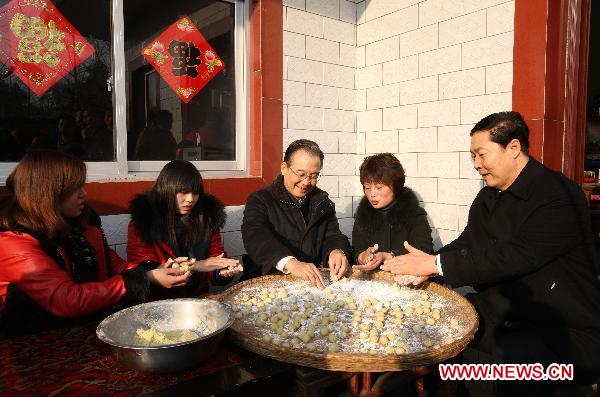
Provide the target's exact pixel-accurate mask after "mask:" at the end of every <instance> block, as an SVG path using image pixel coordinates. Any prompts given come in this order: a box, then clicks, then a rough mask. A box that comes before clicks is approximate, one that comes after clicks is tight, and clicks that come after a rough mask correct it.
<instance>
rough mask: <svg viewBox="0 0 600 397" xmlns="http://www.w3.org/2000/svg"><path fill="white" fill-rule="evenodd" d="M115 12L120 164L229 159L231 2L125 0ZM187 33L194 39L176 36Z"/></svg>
mask: <svg viewBox="0 0 600 397" xmlns="http://www.w3.org/2000/svg"><path fill="white" fill-rule="evenodd" d="M123 7H124V10H123V14H124V15H123V16H124V25H125V26H124V29H125V76H126V90H127V158H128V160H130V161H133V160H172V159H175V158H182V159H185V160H198V161H215V160H221V161H223V160H236V154H235V151H236V150H235V149H236V120H235V115H236V112H235V99H236V98H235V67H234V38H235V37H234V36H235V35H234V30H235V6H234V4H233V3H231V2H226V1H214V0H171V1H162V0H152V1H149V0H127V1H124V2H123ZM186 18H187V19H186ZM195 29H197V30H198V31H199V34H200V35H201V36H202V37H203V39H202V40H200V41H199V39H198V38H197V36H194V38H193V39H191V38H189V37H188V36H185V37H188V38H187V39H183V37H184V36H182V34H183V33H185V32H186V31H189V32H192V30H195ZM204 40H205V41H206V43H207V44H208V46H206V45H202V44H199V43H201V42H202V41H204ZM153 62H154V63H153ZM179 76H184V77H185V79H179V78H178V77H179ZM184 80H185V81H184ZM185 95H189V97H186V96H185Z"/></svg>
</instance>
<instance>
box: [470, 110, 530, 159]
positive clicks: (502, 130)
mask: <svg viewBox="0 0 600 397" xmlns="http://www.w3.org/2000/svg"><path fill="white" fill-rule="evenodd" d="M480 131H489V132H490V139H491V141H492V142H496V143H497V144H499V145H502V147H504V148H505V147H506V146H507V145H508V144H509V142H510V141H512V140H513V139H518V140H519V142H520V143H521V151H522V152H523V153H525V154H528V153H529V127H527V124H526V123H525V120H523V117H522V116H521V114H520V113H519V112H499V113H492V114H490V115H489V116H486V117H484V118H482V119H481V120H479V122H478V123H477V124H475V127H473V129H472V130H471V134H470V136H473V134H475V133H476V132H480Z"/></svg>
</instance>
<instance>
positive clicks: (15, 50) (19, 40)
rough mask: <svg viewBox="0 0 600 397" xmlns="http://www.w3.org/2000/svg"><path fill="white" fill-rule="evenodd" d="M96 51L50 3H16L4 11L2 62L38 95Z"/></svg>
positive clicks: (29, 0)
mask: <svg viewBox="0 0 600 397" xmlns="http://www.w3.org/2000/svg"><path fill="white" fill-rule="evenodd" d="M94 51H95V50H94V47H92V45H91V44H90V43H89V42H88V41H87V40H86V39H85V38H84V37H83V36H82V35H81V34H80V33H79V32H78V31H77V30H76V29H75V28H74V27H73V25H71V24H70V23H69V21H67V20H66V19H65V17H64V16H63V15H62V14H61V13H60V11H58V9H57V8H56V7H55V6H54V4H52V3H51V2H49V1H45V0H12V1H11V2H10V3H8V4H6V5H5V6H4V7H2V8H0V61H2V63H4V64H5V65H7V66H8V67H10V68H11V69H12V71H13V73H14V74H15V75H17V76H18V77H19V78H20V79H21V81H23V83H25V84H26V85H27V86H28V87H29V88H30V89H31V90H32V91H33V92H35V93H36V94H37V95H42V94H43V93H44V92H46V91H47V90H48V89H50V88H51V87H52V86H53V85H54V84H56V83H57V82H58V81H60V80H61V79H62V78H63V77H64V76H65V75H66V74H67V73H69V72H70V71H71V70H73V68H75V67H76V66H77V65H79V64H80V63H81V62H83V61H84V60H85V59H87V58H88V57H89V56H90V55H92V54H93V53H94Z"/></svg>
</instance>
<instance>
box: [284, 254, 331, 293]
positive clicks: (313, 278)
mask: <svg viewBox="0 0 600 397" xmlns="http://www.w3.org/2000/svg"><path fill="white" fill-rule="evenodd" d="M284 268H285V270H287V271H288V272H290V273H291V274H292V275H293V276H296V277H298V278H301V279H303V280H306V281H308V282H309V283H310V285H312V286H313V287H317V288H319V289H323V288H325V287H324V281H323V275H322V274H321V272H320V271H319V269H317V267H316V266H315V265H314V264H312V263H307V262H300V261H299V260H298V259H290V260H289V261H288V262H287V263H286V264H285V266H284Z"/></svg>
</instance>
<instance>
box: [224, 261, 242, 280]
mask: <svg viewBox="0 0 600 397" xmlns="http://www.w3.org/2000/svg"><path fill="white" fill-rule="evenodd" d="M243 271H244V267H243V266H242V264H241V263H240V264H238V265H235V266H232V267H228V268H227V269H223V270H221V271H219V276H221V277H233V276H235V275H236V274H238V273H240V272H243Z"/></svg>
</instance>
